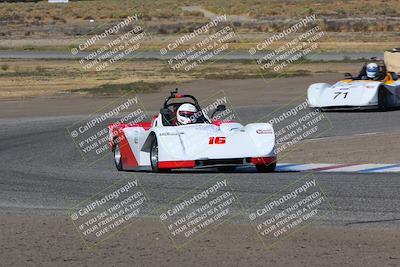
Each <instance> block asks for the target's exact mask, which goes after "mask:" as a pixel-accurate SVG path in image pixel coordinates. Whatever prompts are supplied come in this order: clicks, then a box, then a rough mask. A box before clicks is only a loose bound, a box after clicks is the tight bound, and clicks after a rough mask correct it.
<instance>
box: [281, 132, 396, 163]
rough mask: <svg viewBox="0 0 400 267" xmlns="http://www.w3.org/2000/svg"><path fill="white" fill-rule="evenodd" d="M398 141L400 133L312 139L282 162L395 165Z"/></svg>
mask: <svg viewBox="0 0 400 267" xmlns="http://www.w3.org/2000/svg"><path fill="white" fill-rule="evenodd" d="M399 138H400V133H377V134H373V135H366V136H360V135H354V136H347V137H337V138H335V137H332V138H328V139H322V140H312V141H311V140H310V141H305V142H303V143H302V144H300V145H299V146H297V147H296V149H294V150H293V151H291V152H290V153H288V154H287V155H285V156H283V157H281V158H280V160H282V161H284V162H293V163H308V162H324V163H325V162H326V163H339V164H340V163H346V164H367V163H371V162H374V163H375V162H376V163H394V164H395V163H399V156H398V148H399V142H398V140H399ZM321 147H323V148H324V149H321ZM382 155H384V156H382Z"/></svg>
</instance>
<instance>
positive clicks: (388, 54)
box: [384, 49, 400, 74]
mask: <svg viewBox="0 0 400 267" xmlns="http://www.w3.org/2000/svg"><path fill="white" fill-rule="evenodd" d="M384 60H385V65H386V68H387V70H388V71H390V72H394V73H397V74H400V49H393V51H385V53H384Z"/></svg>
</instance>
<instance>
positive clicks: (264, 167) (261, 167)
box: [256, 162, 276, 172]
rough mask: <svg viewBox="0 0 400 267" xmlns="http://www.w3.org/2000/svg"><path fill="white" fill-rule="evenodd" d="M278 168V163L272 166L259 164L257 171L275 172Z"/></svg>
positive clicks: (271, 164)
mask: <svg viewBox="0 0 400 267" xmlns="http://www.w3.org/2000/svg"><path fill="white" fill-rule="evenodd" d="M275 168H276V162H274V163H270V164H257V165H256V169H257V171H258V172H273V171H275Z"/></svg>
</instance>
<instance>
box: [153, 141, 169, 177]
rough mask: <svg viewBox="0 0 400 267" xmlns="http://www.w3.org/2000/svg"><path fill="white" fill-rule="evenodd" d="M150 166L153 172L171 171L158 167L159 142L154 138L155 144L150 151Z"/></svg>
mask: <svg viewBox="0 0 400 267" xmlns="http://www.w3.org/2000/svg"><path fill="white" fill-rule="evenodd" d="M150 164H151V169H152V170H153V172H168V171H169V169H164V168H162V169H160V168H159V167H158V142H157V138H154V140H153V142H152V143H151V149H150Z"/></svg>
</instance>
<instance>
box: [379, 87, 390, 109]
mask: <svg viewBox="0 0 400 267" xmlns="http://www.w3.org/2000/svg"><path fill="white" fill-rule="evenodd" d="M378 109H379V111H381V112H385V111H387V110H388V106H387V98H386V94H385V89H384V88H379V90H378Z"/></svg>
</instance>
